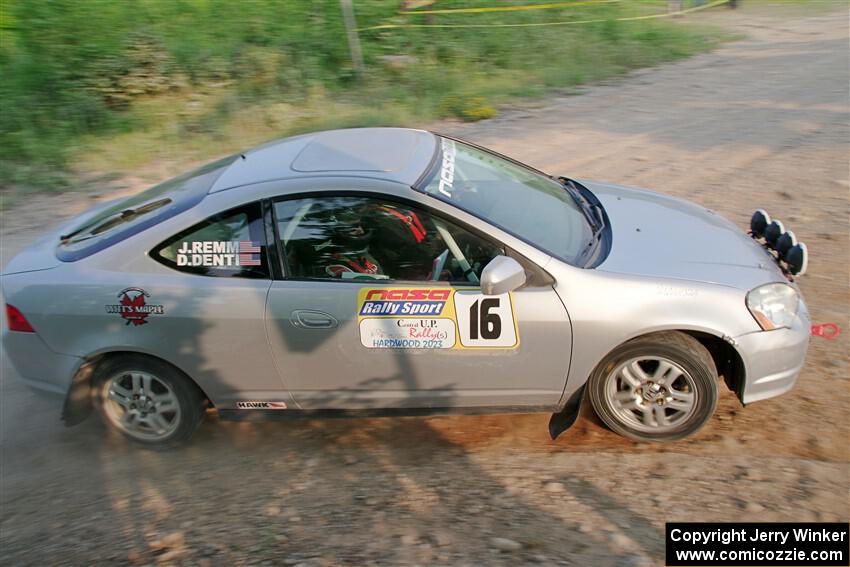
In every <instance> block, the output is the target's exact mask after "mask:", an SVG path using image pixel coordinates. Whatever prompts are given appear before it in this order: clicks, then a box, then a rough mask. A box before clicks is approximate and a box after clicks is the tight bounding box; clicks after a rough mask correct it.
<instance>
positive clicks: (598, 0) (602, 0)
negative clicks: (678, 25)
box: [401, 0, 620, 16]
mask: <svg viewBox="0 0 850 567" xmlns="http://www.w3.org/2000/svg"><path fill="white" fill-rule="evenodd" d="M619 1H620V0H589V1H586V2H553V3H551V4H525V5H520V6H491V7H484V8H453V9H446V10H403V11H402V12H401V13H402V14H404V15H405V16H415V15H417V14H483V13H486V12H519V11H521V10H551V9H553V8H569V7H570V6H587V5H590V4H611V3H613V2H619Z"/></svg>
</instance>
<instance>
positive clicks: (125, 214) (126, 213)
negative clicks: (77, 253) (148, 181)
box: [59, 198, 171, 244]
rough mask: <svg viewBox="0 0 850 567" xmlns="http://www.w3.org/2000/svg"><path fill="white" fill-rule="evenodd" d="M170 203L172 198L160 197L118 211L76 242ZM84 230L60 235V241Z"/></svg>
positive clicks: (63, 242) (69, 239)
mask: <svg viewBox="0 0 850 567" xmlns="http://www.w3.org/2000/svg"><path fill="white" fill-rule="evenodd" d="M169 203H171V199H168V198H166V199H159V200H157V201H151V202H150V203H147V204H146V205H142V206H141V207H136V208H135V209H124V210H123V211H121V212H120V213H117V214H115V215H112V216H110V217H109V218H107V219H106V220H105V221H103V222H101V223H100V224H98V225H95V226H94V227H93V228H91V229H89V230H88V234H87V235H86V236H84V237H82V238H78V239H76V240H75V242H82V241H83V240H88V239H90V238H94V237H95V236H97V235H98V234H100V233H102V232H106V231H107V230H109V229H110V228H113V227H115V226H118V225H119V224H122V223H125V222H127V221H129V220H131V219H133V218H135V217H137V216H140V215H143V214H146V213H149V212H151V211H155V210H156V209H159V208H161V207H164V206H165V205H168V204H169ZM84 230H85V228H80V229H78V230H75V231H74V232H71V233H68V234H63V235H60V236H59V241H60V243H62V244H67V243H68V242H70V241H71V239H72V238H74V237H75V236H76V235H78V234H80V233H81V232H83V231H84Z"/></svg>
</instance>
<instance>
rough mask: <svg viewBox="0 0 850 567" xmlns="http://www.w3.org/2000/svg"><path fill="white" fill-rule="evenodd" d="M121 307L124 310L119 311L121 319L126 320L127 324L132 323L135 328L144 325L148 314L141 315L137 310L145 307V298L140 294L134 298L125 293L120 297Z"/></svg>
mask: <svg viewBox="0 0 850 567" xmlns="http://www.w3.org/2000/svg"><path fill="white" fill-rule="evenodd" d="M121 305H123V306H124V309H122V310H121V317H123V318H124V319H126V320H127V324H128V325H129V324H130V323H132V324H133V325H135V326H139V325H144V324H145V323H147V317H148V315H150V313H143V312H141V311H140V310H139V309H138V308H139V307H144V306H145V296H144V294H143V293H140V294H139V295H137V296H136V297H130V295H129V294H128V293H127V292H124V295H123V296H122V297H121Z"/></svg>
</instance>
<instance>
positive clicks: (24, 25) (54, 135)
mask: <svg viewBox="0 0 850 567" xmlns="http://www.w3.org/2000/svg"><path fill="white" fill-rule="evenodd" d="M528 3H531V2H530V0H526V1H510V2H503V1H497V2H494V1H492V0H474V1H473V0H437V1H435V2H433V3H432V5H431V6H430V8H458V7H469V6H488V5H507V4H528ZM400 4H401V1H400V0H397V1H389V0H354V5H355V10H356V13H357V19H358V25H359V26H360V27H370V26H373V25H379V24H387V23H394V24H453V25H456V24H461V25H465V24H499V23H506V22H508V23H523V24H529V23H539V22H552V21H569V20H585V19H600V20H603V21H601V22H598V23H592V24H586V25H576V26H551V27H516V28H498V27H492V28H427V29H423V28H401V29H388V30H387V29H385V30H371V31H363V32H361V33H360V38H361V41H362V47H363V54H364V58H365V61H366V69H365V71H364V72H363V74H362V75H359V76H358V74H357V73H355V71H354V69H353V67H352V64H351V61H350V58H349V52H348V45H347V42H346V38H345V30H344V25H343V21H342V17H341V13H340V6H339V1H338V0H278V1H275V2H262V1H259V0H246V1H245V2H239V3H233V2H231V1H226V0H180V1H178V0H175V1H173V2H164V1H161V0H136V1H134V2H129V1H127V2H123V1H117V2H113V1H111V0H110V1H106V0H88V1H83V0H53V1H51V2H31V1H29V0H4V1H3V2H2V3H0V29H2V36H0V76H2V77H3V80H2V81H0V108H2V112H0V147H2V150H3V151H2V154H0V187H2V186H7V187H8V186H12V185H14V186H18V187H20V186H30V187H35V188H37V189H66V188H68V187H70V186H72V185H71V182H72V180H73V179H78V178H80V176H81V175H91V174H92V173H108V172H112V171H129V170H136V171H138V170H142V171H144V168H143V167H142V166H144V165H145V164H148V163H152V162H155V161H158V160H170V161H174V162H179V163H184V162H191V161H201V160H205V159H209V158H212V157H215V156H217V155H221V154H224V153H227V152H231V151H235V150H238V149H242V148H246V147H250V146H252V145H254V144H256V143H259V142H261V141H264V140H268V139H271V138H276V137H283V136H287V135H291V134H294V133H298V132H303V131H309V130H317V129H324V128H332V127H343V126H363V125H416V124H422V123H423V122H427V121H431V120H435V119H439V118H446V117H457V118H460V119H462V120H478V119H483V118H488V117H490V116H493V115H494V114H496V113H497V111H498V107H499V106H500V105H503V104H505V103H508V102H510V101H512V100H515V99H517V98H518V97H533V96H540V95H543V94H545V93H547V92H551V91H552V90H554V89H564V88H568V87H571V86H574V85H578V84H582V83H587V82H591V81H597V80H601V79H606V78H609V77H612V76H617V75H620V74H622V73H624V72H626V71H628V70H630V69H634V68H638V67H645V66H649V65H655V64H658V63H661V62H665V61H671V60H674V59H678V58H682V57H687V56H689V55H692V54H694V53H697V52H700V51H704V50H707V49H710V48H711V47H712V46H713V45H714V44H715V43H716V42H717V41H719V39H720V35H718V34H717V33H716V32H712V31H708V30H706V29H702V28H698V27H694V26H691V25H684V24H682V23H681V22H677V21H673V20H670V19H664V20H651V21H650V20H643V21H634V22H621V21H617V20H616V19H617V18H621V17H629V16H634V15H641V14H647V13H655V12H663V11H664V10H665V8H666V2H659V1H658V0H646V1H639V2H634V1H630V2H616V3H600V4H596V5H581V6H571V7H567V8H562V9H555V10H541V11H523V12H503V13H486V14H451V15H449V14H446V15H442V14H441V15H400V14H399V6H400ZM385 56H404V57H403V58H402V59H403V61H401V63H400V64H395V65H393V64H390V63H388V62H387V61H386V59H385Z"/></svg>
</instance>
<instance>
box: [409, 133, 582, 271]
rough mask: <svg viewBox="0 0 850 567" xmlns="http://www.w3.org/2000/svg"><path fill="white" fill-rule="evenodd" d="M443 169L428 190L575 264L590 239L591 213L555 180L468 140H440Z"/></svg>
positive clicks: (426, 189)
mask: <svg viewBox="0 0 850 567" xmlns="http://www.w3.org/2000/svg"><path fill="white" fill-rule="evenodd" d="M441 146H442V147H441V149H442V157H441V161H440V167H439V168H437V170H436V171H435V173H434V175H433V177H432V178H431V180H430V181H429V182H428V184H427V185H426V186H425V187H424V189H423V190H424V191H425V192H426V193H429V194H431V195H433V196H435V197H437V198H439V199H442V200H444V201H447V202H449V203H451V204H453V205H455V206H457V207H459V208H461V209H464V210H465V211H467V212H469V213H472V214H473V215H475V216H477V217H479V218H482V219H484V220H486V221H487V222H489V223H491V224H493V225H496V226H498V227H499V228H501V229H503V230H505V231H506V232H510V233H511V234H513V235H514V236H516V237H518V238H520V239H522V240H525V241H526V242H528V243H529V244H532V245H533V246H535V247H536V248H539V249H540V250H542V251H544V252H546V253H548V254H551V255H552V256H555V257H557V258H559V259H561V260H563V261H565V262H568V263H570V264H577V263H578V260H579V258H580V257H581V255H582V253H583V252H584V251H585V250H586V249H587V245H588V242H589V241H591V240H592V238H593V233H592V230H591V227H590V225H589V224H588V222H587V217H586V216H585V214H584V212H582V210H581V208H580V207H579V206H578V204H576V201H575V199H573V197H572V195H570V193H569V192H568V191H567V190H566V189H565V188H564V186H563V185H562V184H560V183H558V182H557V181H555V180H553V179H551V178H549V177H547V176H545V175H543V174H541V173H539V172H537V171H535V170H533V169H530V168H528V167H524V166H522V165H520V164H518V163H514V162H512V161H509V160H507V159H505V158H503V157H500V156H498V155H496V154H492V153H489V152H487V151H484V150H481V149H478V148H475V147H473V146H470V145H468V144H464V143H462V142H458V141H455V140H450V139H447V138H443V139H442V144H441Z"/></svg>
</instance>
